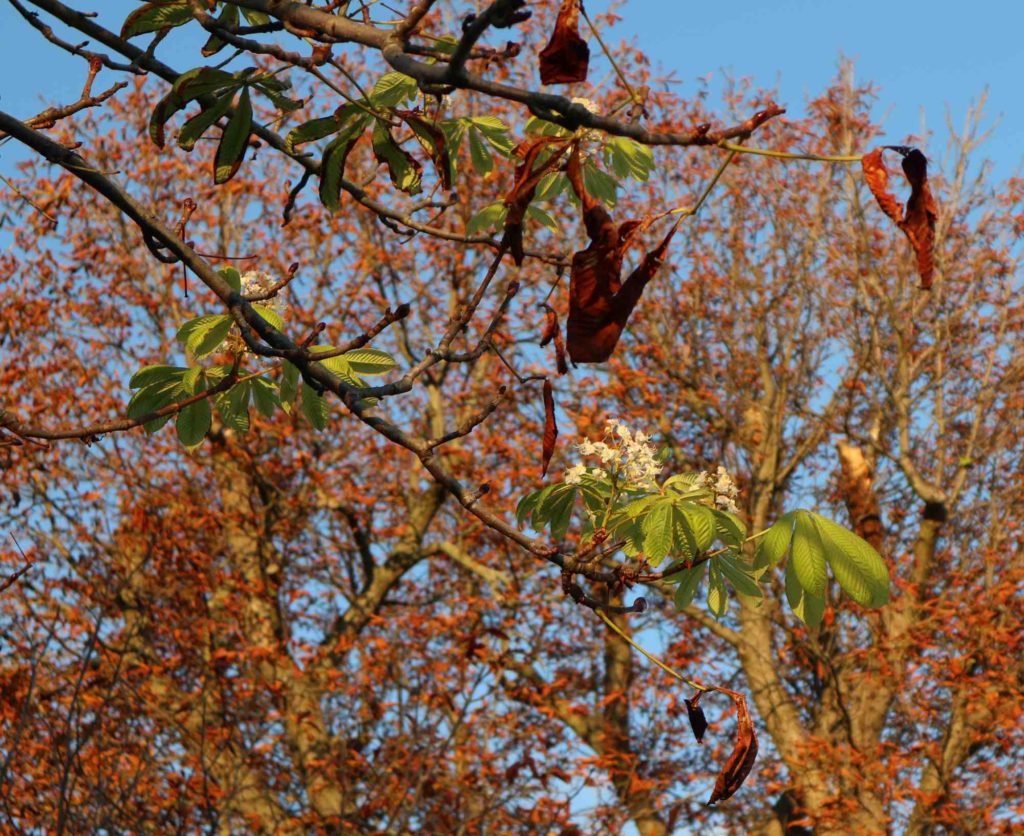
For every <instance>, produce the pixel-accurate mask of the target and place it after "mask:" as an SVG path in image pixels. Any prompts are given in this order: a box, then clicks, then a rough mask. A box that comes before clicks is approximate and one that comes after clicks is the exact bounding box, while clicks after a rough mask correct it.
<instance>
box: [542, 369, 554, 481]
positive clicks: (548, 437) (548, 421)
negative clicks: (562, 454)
mask: <svg viewBox="0 0 1024 836" xmlns="http://www.w3.org/2000/svg"><path fill="white" fill-rule="evenodd" d="M556 438H558V424H556V423H555V397H554V393H553V392H552V388H551V381H550V380H545V381H544V450H543V468H542V469H541V475H542V476H545V475H547V472H548V465H549V464H550V463H551V456H552V455H554V452H555V439H556Z"/></svg>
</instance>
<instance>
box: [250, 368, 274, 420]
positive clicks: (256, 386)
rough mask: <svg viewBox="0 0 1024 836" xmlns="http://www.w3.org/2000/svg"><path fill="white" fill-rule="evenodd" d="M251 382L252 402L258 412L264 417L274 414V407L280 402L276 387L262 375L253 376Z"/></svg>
mask: <svg viewBox="0 0 1024 836" xmlns="http://www.w3.org/2000/svg"><path fill="white" fill-rule="evenodd" d="M250 383H251V384H252V402H253V404H254V405H255V407H256V409H257V410H259V413H260V414H261V415H262V416H264V417H265V418H270V417H271V416H272V415H273V414H274V408H275V407H277V406H278V405H279V404H280V399H279V398H278V393H277V387H276V386H275V385H274V384H273V383H271V382H270V381H269V380H267V379H266V378H263V377H254V378H253V379H252V380H251V381H250Z"/></svg>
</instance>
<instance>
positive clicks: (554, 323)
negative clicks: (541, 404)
mask: <svg viewBox="0 0 1024 836" xmlns="http://www.w3.org/2000/svg"><path fill="white" fill-rule="evenodd" d="M552 340H554V343H555V364H556V366H557V367H558V373H559V374H565V373H566V372H568V371H569V366H568V364H567V363H566V362H565V342H563V340H562V328H561V326H560V325H559V322H558V314H557V313H555V309H554V308H552V307H551V306H550V305H548V304H547V303H545V304H544V330H543V331H541V335H540V344H541V346H546V345H547V344H548V343H550V342H551V341H552Z"/></svg>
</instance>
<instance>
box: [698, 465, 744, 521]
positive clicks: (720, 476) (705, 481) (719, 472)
mask: <svg viewBox="0 0 1024 836" xmlns="http://www.w3.org/2000/svg"><path fill="white" fill-rule="evenodd" d="M694 487H696V488H705V489H706V490H708V491H710V492H711V494H712V495H713V496H714V498H715V505H717V506H718V507H719V508H721V509H722V510H723V511H729V512H730V513H732V514H738V513H739V510H740V509H739V508H738V507H737V506H736V496H737V494H739V492H740V491H739V488H737V487H736V483H735V482H734V481H733V480H732V476H730V475H729V471H727V470H726V469H725V468H724V467H722V466H721V465H719V466H718V468H717V469H716V470H715V472H714V474H711V473H708V472H707V471H706V470H702V471H701V472H700V473H698V474H697V478H696V479H695V480H694Z"/></svg>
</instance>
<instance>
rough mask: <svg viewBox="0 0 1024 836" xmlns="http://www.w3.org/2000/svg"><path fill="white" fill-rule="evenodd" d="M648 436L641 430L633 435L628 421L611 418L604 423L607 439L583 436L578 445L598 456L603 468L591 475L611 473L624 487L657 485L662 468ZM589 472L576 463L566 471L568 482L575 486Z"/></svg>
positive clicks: (583, 452)
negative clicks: (591, 438) (593, 439)
mask: <svg viewBox="0 0 1024 836" xmlns="http://www.w3.org/2000/svg"><path fill="white" fill-rule="evenodd" d="M648 438H649V437H648V436H647V435H646V434H644V433H642V432H637V433H636V434H634V433H633V432H632V431H631V430H630V429H629V427H628V426H626V424H624V423H622V422H621V421H619V420H618V419H616V418H612V419H611V420H609V421H608V422H607V424H606V425H605V432H604V440H603V441H591V440H590V439H587V438H585V439H583V441H581V442H579V443H578V444H577V445H576V449H577V450H578V451H579V453H580V455H582V456H589V457H596V458H598V459H600V461H601V467H595V468H594V469H593V470H591V471H590V475H591V476H592V477H593V478H595V479H607V478H609V475H611V476H612V477H614V478H616V479H618V480H619V482H620V483H621V484H622V485H623V486H625V487H634V488H638V487H645V488H649V487H652V486H653V485H655V484H656V483H655V479H656V477H657V476H658V474H659V473H661V470H662V467H661V465H660V464H659V463H658V462H657V460H656V459H655V450H654V447H652V446H651V445H650V444H648V443H647V441H648ZM586 474H587V469H586V466H585V465H583V464H579V465H576V466H575V467H572V468H570V469H569V470H568V471H566V474H565V481H566V483H567V484H570V485H576V484H579V482H580V480H581V479H582V478H583V476H584V475H586Z"/></svg>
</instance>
